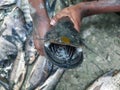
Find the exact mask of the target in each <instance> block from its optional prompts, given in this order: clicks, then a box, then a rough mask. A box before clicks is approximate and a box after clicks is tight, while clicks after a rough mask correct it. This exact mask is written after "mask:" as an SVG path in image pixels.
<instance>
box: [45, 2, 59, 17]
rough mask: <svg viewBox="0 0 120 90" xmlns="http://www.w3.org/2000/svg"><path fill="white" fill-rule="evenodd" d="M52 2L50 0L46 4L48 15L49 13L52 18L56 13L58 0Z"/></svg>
mask: <svg viewBox="0 0 120 90" xmlns="http://www.w3.org/2000/svg"><path fill="white" fill-rule="evenodd" d="M50 3H51V2H50V0H46V1H45V5H46V9H47V12H48V15H49V17H50V18H52V17H53V15H54V13H55V6H56V3H57V0H53V1H52V3H51V4H50Z"/></svg>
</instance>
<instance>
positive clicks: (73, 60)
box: [44, 43, 83, 69]
mask: <svg viewBox="0 0 120 90" xmlns="http://www.w3.org/2000/svg"><path fill="white" fill-rule="evenodd" d="M51 44H55V45H58V46H59V44H56V43H48V44H47V45H44V51H45V56H46V57H47V58H48V59H49V60H50V61H51V62H52V63H53V64H55V65H57V66H58V67H61V68H68V69H70V68H74V67H77V66H78V65H80V64H81V63H82V62H83V51H82V48H81V47H74V46H71V45H70V46H69V45H67V46H68V47H72V48H73V49H75V53H73V54H72V56H71V57H70V58H69V59H68V60H65V59H64V60H62V59H60V58H58V57H56V54H55V53H54V52H52V51H51V49H50V45H51ZM60 45H63V44H60ZM63 46H66V45H63ZM73 56H74V57H73Z"/></svg>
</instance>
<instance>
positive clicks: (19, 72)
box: [10, 50, 27, 90]
mask: <svg viewBox="0 0 120 90" xmlns="http://www.w3.org/2000/svg"><path fill="white" fill-rule="evenodd" d="M24 57H25V52H24V51H22V50H19V51H18V55H17V57H16V60H15V61H14V64H13V69H12V71H11V73H10V89H13V90H20V88H21V86H22V84H23V81H24V79H25V75H26V71H27V66H26V65H25V60H24Z"/></svg>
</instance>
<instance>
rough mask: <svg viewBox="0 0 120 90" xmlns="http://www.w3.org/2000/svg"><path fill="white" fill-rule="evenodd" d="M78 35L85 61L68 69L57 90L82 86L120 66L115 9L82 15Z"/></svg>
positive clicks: (79, 89)
mask: <svg viewBox="0 0 120 90" xmlns="http://www.w3.org/2000/svg"><path fill="white" fill-rule="evenodd" d="M80 35H81V37H82V38H83V39H84V41H85V44H86V45H87V47H88V48H89V49H87V48H86V47H83V51H84V61H83V63H82V65H80V66H78V67H77V68H74V69H70V70H68V71H67V72H66V73H65V74H64V76H63V78H62V79H61V81H60V83H59V84H58V86H57V88H56V90H85V88H87V87H88V86H89V84H90V83H92V82H93V81H94V80H95V79H96V78H98V77H99V76H101V75H103V74H104V73H105V72H107V71H109V70H112V69H120V67H119V66H120V16H119V15H117V14H115V13H110V14H101V15H94V16H90V17H87V18H84V19H83V23H82V27H81V33H80Z"/></svg>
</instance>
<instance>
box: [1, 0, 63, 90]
mask: <svg viewBox="0 0 120 90" xmlns="http://www.w3.org/2000/svg"><path fill="white" fill-rule="evenodd" d="M0 16H1V17H0V24H1V27H0V90H20V89H22V90H31V89H32V90H34V89H36V90H40V89H38V88H42V90H53V89H51V88H55V86H56V84H57V83H58V81H59V79H60V78H61V76H62V75H63V73H64V71H65V70H64V69H58V67H57V66H54V65H53V64H52V63H51V62H49V61H48V60H47V59H46V58H45V57H44V56H39V55H38V53H37V51H36V49H35V47H34V44H33V37H32V36H31V35H32V30H33V25H32V22H33V21H32V18H31V16H30V8H29V3H28V0H1V1H0ZM29 66H33V68H32V70H29ZM57 69H58V70H57ZM29 72H30V74H29V75H28V73H29ZM26 77H27V78H26ZM48 77H49V78H48ZM53 77H56V80H53ZM46 79H47V80H46ZM24 82H25V85H24ZM44 82H45V83H44Z"/></svg>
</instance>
